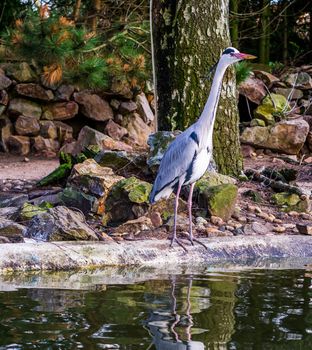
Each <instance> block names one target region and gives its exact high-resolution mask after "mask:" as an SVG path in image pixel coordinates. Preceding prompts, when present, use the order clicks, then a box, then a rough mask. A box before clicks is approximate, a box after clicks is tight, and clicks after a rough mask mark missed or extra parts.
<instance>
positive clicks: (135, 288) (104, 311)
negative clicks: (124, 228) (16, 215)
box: [0, 269, 312, 350]
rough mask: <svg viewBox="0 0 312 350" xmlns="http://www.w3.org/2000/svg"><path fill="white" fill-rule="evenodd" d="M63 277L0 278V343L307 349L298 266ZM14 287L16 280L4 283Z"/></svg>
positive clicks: (310, 340) (304, 291) (309, 311)
mask: <svg viewBox="0 0 312 350" xmlns="http://www.w3.org/2000/svg"><path fill="white" fill-rule="evenodd" d="M64 276H65V275H64V274H63V275H62V274H59V275H55V274H51V275H49V274H48V275H42V274H39V275H38V274H29V275H28V276H27V277H25V276H22V275H20V276H14V275H13V276H1V278H0V289H1V286H2V287H3V286H6V288H2V291H0V349H1V350H4V349H11V350H12V349H42V350H44V349H87V350H92V349H127V350H128V349H129V350H130V349H131V350H132V349H133V350H134V349H137V350H140V349H144V350H147V349H148V350H156V349H161V350H167V349H168V350H169V349H170V350H187V349H188V350H202V349H312V304H311V300H312V299H311V297H312V289H311V276H312V274H311V273H310V272H309V271H308V270H307V269H288V270H271V269H270V270H268V269H257V270H245V271H243V270H241V271H235V270H233V271H226V270H220V271H217V270H212V271H209V270H208V271H205V272H202V271H201V272H200V273H195V272H194V273H185V274H178V275H176V274H174V273H170V274H166V275H164V276H163V277H159V276H157V277H155V279H153V278H151V277H149V278H148V280H143V281H140V282H139V281H137V282H136V283H128V284H126V285H122V284H107V283H106V284H103V283H97V282H96V279H95V280H93V283H90V280H89V278H90V276H89V274H88V272H84V276H83V277H82V280H83V283H82V284H81V283H80V284H79V286H78V285H77V284H75V278H74V276H75V275H74V274H73V275H68V274H67V275H66V276H67V277H66V278H64ZM116 276H117V275H116ZM148 276H152V274H151V275H148ZM124 277H125V280H126V281H127V278H129V277H128V275H127V274H126V273H125V274H124ZM110 278H111V279H112V280H114V275H113V274H111V275H110ZM116 278H117V277H116ZM49 279H50V280H51V281H52V282H51V283H50V284H47V283H43V282H42V281H43V280H45V281H49ZM128 280H129V281H131V278H129V279H128ZM25 281H27V283H26V282H25ZM56 281H58V283H56ZM62 281H64V285H63V286H62ZM69 281H72V284H70V283H69ZM80 281H81V276H80ZM118 283H119V282H118ZM14 284H15V285H18V284H19V285H20V286H24V287H23V288H20V287H19V288H16V287H14V288H13V287H12V290H8V289H9V288H8V286H13V285H14ZM71 285H72V289H71V288H70V286H71ZM47 286H49V287H47ZM83 286H84V287H83ZM77 287H78V288H77ZM81 288H83V289H81Z"/></svg>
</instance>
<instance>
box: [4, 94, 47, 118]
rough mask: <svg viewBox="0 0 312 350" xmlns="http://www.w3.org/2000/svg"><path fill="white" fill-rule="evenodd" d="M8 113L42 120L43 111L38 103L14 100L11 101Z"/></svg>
mask: <svg viewBox="0 0 312 350" xmlns="http://www.w3.org/2000/svg"><path fill="white" fill-rule="evenodd" d="M8 111H9V113H10V114H12V115H15V116H18V115H20V114H22V115H24V116H25V117H32V118H37V119H40V117H41V114H42V110H41V107H40V106H39V104H38V103H36V102H33V101H29V100H25V99H23V98H13V99H12V100H11V101H10V104H9V108H8Z"/></svg>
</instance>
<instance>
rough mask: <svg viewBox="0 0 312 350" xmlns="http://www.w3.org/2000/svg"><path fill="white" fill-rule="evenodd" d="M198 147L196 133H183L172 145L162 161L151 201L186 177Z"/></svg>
mask: <svg viewBox="0 0 312 350" xmlns="http://www.w3.org/2000/svg"><path fill="white" fill-rule="evenodd" d="M198 147H199V146H198V139H197V136H196V134H195V133H194V132H193V133H191V134H190V133H187V134H184V133H183V134H181V135H179V136H178V137H177V138H176V139H175V140H174V141H173V142H172V143H171V144H170V146H169V148H168V149H167V151H166V153H165V154H164V156H163V158H162V160H161V163H160V166H159V170H158V174H157V177H156V180H155V182H154V186H153V189H152V192H151V201H153V199H154V198H155V196H156V195H157V193H159V192H160V191H162V190H163V189H164V188H166V187H168V186H171V187H172V186H174V185H175V184H176V183H177V181H178V180H179V179H180V178H181V177H182V176H186V173H187V171H188V169H190V167H191V166H192V162H193V159H194V157H195V155H196V153H197V151H198Z"/></svg>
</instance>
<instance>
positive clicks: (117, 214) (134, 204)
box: [105, 177, 152, 224]
mask: <svg viewBox="0 0 312 350" xmlns="http://www.w3.org/2000/svg"><path fill="white" fill-rule="evenodd" d="M151 189H152V185H151V184H149V183H148V182H145V181H141V180H139V179H137V178H135V177H130V178H128V179H123V180H120V181H118V182H117V183H116V184H115V185H114V186H113V187H112V188H111V190H110V192H109V194H108V197H107V200H106V203H105V217H106V221H107V222H108V223H110V224H117V223H121V222H125V221H128V220H133V219H136V218H138V217H140V216H142V215H144V214H145V213H146V212H147V209H148V197H149V194H150V191H151Z"/></svg>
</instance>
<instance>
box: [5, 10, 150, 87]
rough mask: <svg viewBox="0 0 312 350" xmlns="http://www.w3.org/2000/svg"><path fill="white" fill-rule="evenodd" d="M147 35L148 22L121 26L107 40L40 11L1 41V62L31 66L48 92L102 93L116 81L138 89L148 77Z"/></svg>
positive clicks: (33, 12) (26, 18)
mask: <svg viewBox="0 0 312 350" xmlns="http://www.w3.org/2000/svg"><path fill="white" fill-rule="evenodd" d="M115 30H117V28H116V29H115ZM148 33H149V31H148V22H147V21H143V22H142V23H140V25H138V24H136V26H131V25H130V24H129V25H125V26H123V30H121V31H118V33H117V34H116V33H115V31H114V30H113V34H110V35H95V33H94V32H90V31H88V30H87V29H86V28H85V27H82V26H76V24H75V23H74V22H73V21H71V20H69V19H67V18H65V17H63V16H59V15H58V14H57V13H56V12H50V11H49V9H48V7H47V6H42V7H40V8H38V9H37V10H34V9H31V10H28V12H27V14H26V16H25V17H24V18H23V20H20V19H18V20H16V21H15V25H14V27H13V28H10V29H7V31H6V32H5V33H4V34H3V35H2V41H3V43H4V47H5V50H4V54H3V55H2V57H0V58H1V60H4V61H5V60H10V59H11V58H14V59H16V58H17V59H19V60H22V61H26V62H31V63H32V65H33V66H34V67H35V68H36V69H37V71H38V72H40V74H41V80H42V81H43V83H44V84H45V85H46V86H48V87H51V88H53V87H56V86H57V85H59V84H60V83H61V82H67V83H74V84H76V85H78V86H80V87H82V88H92V89H104V88H108V87H109V84H110V83H111V82H112V81H113V80H114V79H118V80H122V81H126V82H128V83H129V84H130V85H131V86H132V87H135V86H137V85H141V86H142V85H143V84H144V81H145V80H146V79H147V77H148V74H147V69H146V65H145V56H144V54H143V53H145V54H146V48H145V47H144V46H143V45H142V44H141V42H142V37H144V38H146V37H147V36H148Z"/></svg>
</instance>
